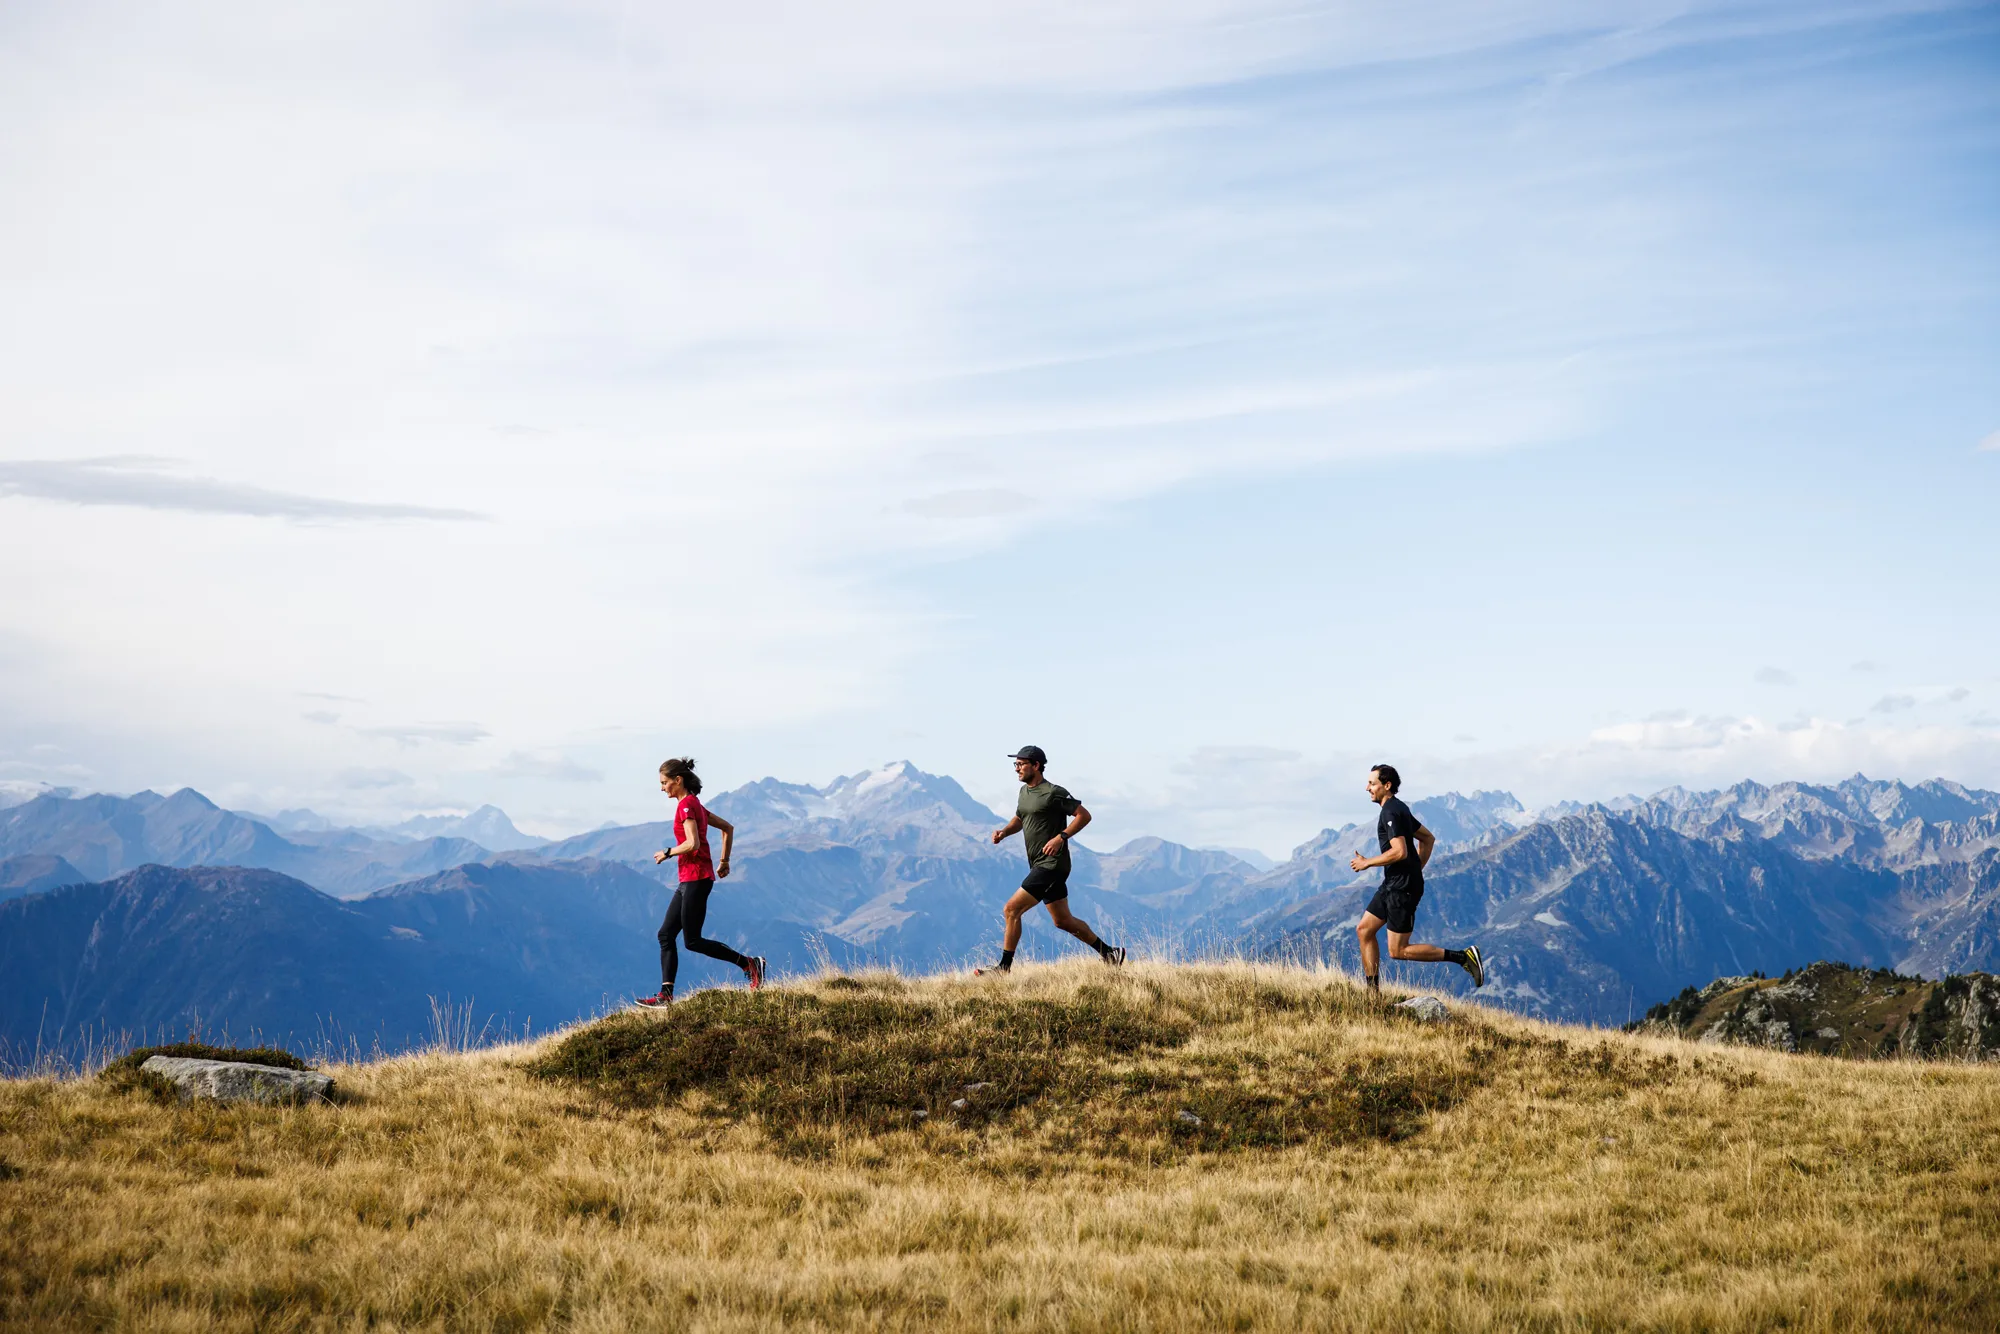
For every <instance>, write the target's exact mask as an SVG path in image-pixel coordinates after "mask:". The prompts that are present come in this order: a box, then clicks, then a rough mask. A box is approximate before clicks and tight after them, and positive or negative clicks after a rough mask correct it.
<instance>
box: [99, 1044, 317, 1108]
mask: <svg viewBox="0 0 2000 1334" xmlns="http://www.w3.org/2000/svg"><path fill="white" fill-rule="evenodd" d="M139 1068H140V1069H141V1070H144V1071H146V1072H148V1073H149V1074H155V1075H160V1076H162V1077H164V1078H166V1079H170V1080H172V1081H173V1083H174V1085H175V1087H177V1088H179V1089H180V1091H181V1092H182V1093H183V1094H185V1095H187V1096H188V1097H191V1098H214V1099H216V1100H218V1101H220V1102H263V1103H284V1102H324V1101H326V1099H327V1098H328V1096H329V1095H331V1094H332V1092H333V1077H332V1076H331V1075H322V1074H318V1073H315V1072H314V1071H311V1070H284V1069H280V1068H279V1067H278V1066H275V1065H251V1064H249V1063H248V1062H246V1061H207V1060H202V1059H200V1058H199V1057H194V1056H148V1057H147V1058H146V1063H145V1064H144V1065H141V1066H140V1067H139Z"/></svg>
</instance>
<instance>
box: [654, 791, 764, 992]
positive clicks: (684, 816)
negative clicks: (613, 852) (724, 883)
mask: <svg viewBox="0 0 2000 1334" xmlns="http://www.w3.org/2000/svg"><path fill="white" fill-rule="evenodd" d="M660 791H662V792H664V793H666V794H667V795H668V796H670V797H673V798H674V799H675V800H676V801H678V802H679V805H677V806H675V807H674V826H673V827H674V836H675V837H676V838H677V839H679V840H680V841H679V842H678V843H676V844H675V845H674V846H673V847H672V848H669V849H667V850H666V851H664V852H656V853H654V854H653V864H654V865H655V866H657V865H659V864H660V863H661V862H663V861H665V860H666V859H667V858H669V857H677V858H679V859H680V872H681V883H680V888H679V889H676V890H675V891H674V901H673V902H672V903H669V904H668V905H667V920H666V921H664V922H661V923H660V992H659V994H658V995H657V996H641V997H640V998H639V1004H641V1005H644V1006H647V1007H648V1008H652V1009H658V1008H659V1007H660V1006H663V1005H670V1004H672V1003H673V999H674V975H675V974H676V973H678V972H679V971H680V962H681V960H680V952H679V951H678V950H676V949H675V948H674V938H675V937H676V936H679V935H681V934H682V933H683V932H685V933H686V936H687V947H688V948H689V949H691V950H693V951H694V952H695V953H696V954H706V955H707V956H708V957H709V958H711V959H721V960H722V961H723V962H724V963H733V964H735V965H736V966H737V967H738V968H741V969H742V970H743V974H744V976H746V977H748V978H749V979H750V989H751V990H752V991H755V990H757V989H758V988H759V987H761V986H763V985H764V956H763V955H761V954H752V955H745V954H738V953H737V952H736V951H735V950H733V949H730V948H729V946H727V945H725V944H723V943H722V942H721V941H719V940H710V939H708V938H707V937H706V936H703V935H702V934H701V927H702V923H703V921H704V920H706V918H707V917H708V895H709V891H711V890H713V889H714V888H715V882H716V881H717V880H720V879H725V878H727V876H728V875H729V848H730V845H731V844H732V843H734V842H735V841H736V826H735V825H733V824H731V823H729V821H727V820H725V819H723V818H722V817H721V816H719V815H710V814H709V813H708V809H707V808H706V807H704V806H703V805H702V804H701V796H700V794H701V779H699V778H697V777H695V772H694V761H693V760H691V759H686V758H682V759H673V760H668V761H667V762H666V763H665V764H662V765H661V766H660ZM710 825H714V826H715V827H716V828H717V829H720V830H721V831H722V862H721V864H720V865H717V864H715V863H714V862H712V861H710V860H709V855H708V827H709V826H710Z"/></svg>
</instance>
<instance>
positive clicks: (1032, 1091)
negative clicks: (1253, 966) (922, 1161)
mask: <svg viewBox="0 0 2000 1334" xmlns="http://www.w3.org/2000/svg"><path fill="white" fill-rule="evenodd" d="M839 980H840V981H842V982H845V983H848V984H849V985H846V986H841V987H827V988H823V989H822V990H821V991H819V992H818V993H814V992H806V991H796V992H772V993H765V994H761V995H759V994H752V993H747V992H741V991H708V992H703V993H700V994H698V995H696V996H695V997H693V998H691V999H689V1000H687V1001H684V1002H682V1003H681V1004H679V1005H677V1006H675V1007H674V1009H672V1010H671V1011H669V1012H666V1013H664V1014H651V1013H627V1014H621V1015H616V1016H613V1017H611V1018H608V1019H605V1020H602V1021H600V1022H598V1023H595V1024H592V1025H589V1026H587V1027H585V1028H582V1029H579V1030H577V1031H576V1032H574V1033H571V1034H570V1035H569V1036H568V1037H566V1038H564V1039H563V1040H562V1041H561V1042H559V1043H558V1044H556V1046H555V1047H554V1048H553V1049H552V1050H550V1051H549V1052H548V1053H547V1054H546V1055H544V1056H542V1057H540V1058H539V1059H537V1060H535V1061H533V1062H531V1063H529V1065H528V1066H527V1069H528V1070H529V1071H530V1072H531V1073H532V1074H534V1075H536V1076H538V1077H540V1078H543V1079H549V1080H557V1081H563V1082H567V1083H570V1084H573V1085H578V1086H581V1087H582V1088H584V1089H587V1090H589V1091H590V1092H592V1093H595V1094H597V1095H599V1096H601V1097H602V1098H604V1099H605V1100H606V1101H608V1102H610V1103H612V1104H614V1105H617V1106H620V1107H625V1108H643V1107H660V1106H669V1105H675V1104H679V1103H681V1102H683V1100H687V1105H688V1106H689V1107H690V1108H691V1109H693V1110H696V1111H698V1112H700V1113H702V1114H705V1115H708V1116H712V1117H718V1118H722V1119H726V1120H737V1121H744V1120H747V1121H753V1122H755V1123H756V1124H757V1125H759V1126H761V1127H762V1128H763V1129H765V1130H766V1131H768V1132H769V1133H770V1135H771V1137H772V1139H773V1140H774V1141H775V1142H776V1143H777V1144H778V1145H779V1146H780V1147H782V1148H784V1149H786V1150H787V1151H791V1152H807V1153H814V1152H824V1151H826V1149H827V1148H828V1147H829V1146H830V1144H831V1143H832V1139H831V1137H832V1136H835V1135H840V1134H847V1135H863V1136H867V1135H890V1134H895V1133H897V1132H915V1133H918V1134H919V1135H920V1136H921V1138H922V1141H923V1143H924V1144H925V1145H926V1146H927V1147H929V1148H931V1149H934V1150H939V1151H949V1152H966V1151H975V1150H977V1149H979V1148H982V1147H987V1146H991V1145H994V1144H1001V1143H1004V1144H1005V1145H1006V1146H1007V1147H1008V1149H1009V1150H1010V1151H1011V1152H1015V1153H1017V1154H1018V1152H1019V1150H1020V1149H1021V1148H1022V1146H1023V1143H1024V1137H1025V1138H1026V1139H1027V1140H1031V1141H1032V1142H1033V1144H1034V1146H1035V1147H1037V1148H1039V1149H1042V1150H1045V1151H1051V1152H1064V1151H1078V1150H1083V1151H1088V1152H1092V1153H1099V1154H1102V1153H1117V1154H1124V1155H1135V1154H1136V1155H1141V1156H1146V1157H1157V1156H1158V1155H1159V1154H1161V1153H1162V1152H1165V1151H1172V1150H1185V1151H1199V1150H1215V1149H1247V1148H1278V1147H1284V1146H1288V1145H1297V1144H1309V1143H1346V1142H1351V1141H1354V1140H1359V1139H1366V1138H1375V1139H1384V1140H1395V1139H1401V1138H1404V1137H1405V1136H1408V1135H1410V1134H1413V1133H1415V1131H1416V1130H1417V1128H1418V1127H1419V1126H1420V1125H1421V1123H1422V1119H1423V1117H1424V1115H1425V1114H1426V1113H1428V1112H1431V1111H1435V1110H1441V1109H1443V1108H1446V1107H1449V1106H1451V1105H1453V1104H1454V1103H1455V1102H1457V1101H1458V1099H1459V1098H1460V1097H1462V1096H1463V1095H1464V1094H1465V1092H1466V1091H1467V1090H1469V1089H1471V1088H1473V1087H1476V1086H1478V1085H1479V1084H1481V1083H1483V1082H1485V1080H1486V1079H1487V1078H1489V1077H1490V1075H1491V1073H1492V1071H1493V1070H1494V1069H1495V1068H1496V1067H1495V1065H1494V1061H1495V1058H1497V1057H1500V1056H1502V1055H1504V1054H1505V1053H1506V1052H1507V1050H1508V1049H1509V1048H1510V1047H1511V1046H1512V1045H1515V1041H1516V1040H1513V1039H1507V1038H1504V1037H1502V1036H1501V1035H1499V1034H1498V1033H1496V1032H1494V1031H1493V1030H1491V1029H1486V1028H1481V1029H1479V1030H1477V1031H1476V1032H1474V1033H1472V1034H1470V1035H1469V1036H1470V1040H1469V1041H1466V1042H1464V1043H1461V1044H1455V1045H1454V1047H1453V1050H1452V1059H1450V1060H1446V1061H1439V1060H1437V1059H1435V1053H1434V1052H1430V1051H1424V1052H1414V1051H1394V1050H1392V1051H1389V1052H1364V1053H1338V1052H1333V1051H1331V1050H1329V1048H1328V1046H1327V1043H1326V1041H1325V1038H1326V1037H1327V1036H1329V1035H1330V1034H1331V1033H1332V1032H1333V1029H1332V1027H1331V1024H1332V1021H1334V1020H1335V1019H1336V1018H1337V1017H1338V1016H1340V1015H1343V1014H1345V1013H1347V1012H1348V1011H1349V1010H1350V1009H1351V1008H1353V1007H1354V1006H1356V1005H1367V1004H1368V1002H1367V1001H1365V1000H1361V999H1358V998H1356V997H1354V996H1351V995H1349V994H1347V992H1346V989H1344V988H1343V989H1341V990H1340V991H1338V992H1336V991H1333V990H1328V989H1322V990H1320V991H1319V992H1317V993H1300V992H1296V991H1293V990H1287V989H1284V988H1279V987H1274V986H1270V985H1260V984H1257V983H1254V982H1249V981H1220V982H1218V983H1217V984H1215V985H1212V986H1207V987H1195V988H1185V987H1184V988H1179V989H1176V990H1175V991H1172V992H1169V991H1168V990H1167V989H1165V988H1163V987H1161V986H1159V985H1157V984H1155V985H1153V986H1151V987H1148V986H1145V985H1143V984H1139V985H1117V984H1114V983H1101V984H1095V985H1083V986H1078V987H1076V988H1075V989H1074V990H1071V991H1068V992H1066V993H1063V994H1060V995H1020V994H1015V993H1014V992H1013V991H1012V990H1011V989H1010V990H1008V991H1004V992H1003V991H1000V990H999V988H997V987H996V986H995V985H994V984H991V983H974V984H971V985H959V986H943V987H940V986H939V985H937V984H930V985H928V986H924V987H922V988H921V989H919V988H916V987H913V986H911V985H910V984H908V983H906V982H904V981H903V980H902V979H899V978H896V977H894V976H887V975H882V976H876V977H872V978H869V979H867V980H865V981H863V982H859V983H855V982H853V981H852V980H851V979H839ZM1002 985H1004V984H1002ZM1396 1018H1397V1019H1401V1016H1396ZM1403 1022H1414V1021H1410V1020H1403ZM1279 1028H1282V1029H1286V1030H1289V1031H1292V1032H1294V1033H1296V1034H1297V1036H1298V1037H1299V1038H1300V1039H1301V1040H1300V1041H1299V1042H1297V1043H1274V1042H1269V1041H1267V1042H1264V1043H1262V1044H1256V1043H1253V1042H1252V1041H1251V1039H1252V1038H1253V1036H1254V1035H1256V1034H1257V1033H1258V1032H1260V1031H1261V1032H1263V1033H1264V1034H1265V1035H1266V1036H1267V1037H1268V1036H1269V1035H1270V1034H1271V1032H1272V1030H1274V1029H1279ZM690 1095H692V1096H690Z"/></svg>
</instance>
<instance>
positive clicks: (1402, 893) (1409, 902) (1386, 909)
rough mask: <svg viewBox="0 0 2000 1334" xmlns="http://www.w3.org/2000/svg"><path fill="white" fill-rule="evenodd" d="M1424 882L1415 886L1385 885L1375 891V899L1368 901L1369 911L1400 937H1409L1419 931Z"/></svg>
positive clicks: (1419, 882)
mask: <svg viewBox="0 0 2000 1334" xmlns="http://www.w3.org/2000/svg"><path fill="white" fill-rule="evenodd" d="M1423 897H1424V886H1423V882H1422V881H1418V882H1417V883H1416V884H1414V885H1401V884H1397V885H1390V884H1385V885H1383V886H1382V888H1380V889H1378V890H1376V891H1375V897H1374V898H1372V899H1370V900H1368V911H1369V912H1371V913H1374V914H1375V915H1376V916H1377V917H1379V918H1381V919H1382V920H1383V922H1384V923H1386V924H1387V925H1388V927H1389V929H1390V930H1391V931H1394V932H1395V933H1396V934H1397V935H1399V936H1407V935H1409V934H1410V932H1412V931H1414V930H1416V929H1417V904H1418V903H1420V902H1422V901H1423Z"/></svg>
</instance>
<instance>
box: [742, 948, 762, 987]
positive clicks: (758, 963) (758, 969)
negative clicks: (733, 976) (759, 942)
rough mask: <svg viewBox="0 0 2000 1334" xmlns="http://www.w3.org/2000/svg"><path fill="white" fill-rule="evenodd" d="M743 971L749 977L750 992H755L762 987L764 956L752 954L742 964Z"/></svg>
mask: <svg viewBox="0 0 2000 1334" xmlns="http://www.w3.org/2000/svg"><path fill="white" fill-rule="evenodd" d="M743 971H744V972H745V973H747V974H749V976H750V990H752V991H756V990H757V989H759V988H760V987H762V986H763V985H764V956H763V955H761V954H753V955H751V956H750V958H749V960H748V961H747V962H745V963H744V965H743Z"/></svg>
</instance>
